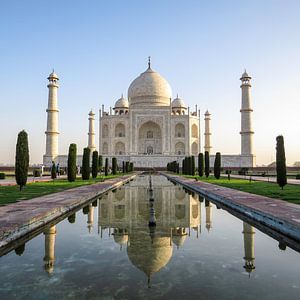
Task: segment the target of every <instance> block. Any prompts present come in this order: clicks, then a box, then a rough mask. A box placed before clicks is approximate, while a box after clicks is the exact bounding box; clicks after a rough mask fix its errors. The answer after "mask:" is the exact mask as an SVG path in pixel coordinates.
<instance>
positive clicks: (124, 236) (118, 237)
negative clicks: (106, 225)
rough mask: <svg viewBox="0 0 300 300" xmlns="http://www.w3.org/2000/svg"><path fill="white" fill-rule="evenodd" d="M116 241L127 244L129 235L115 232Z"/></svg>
mask: <svg viewBox="0 0 300 300" xmlns="http://www.w3.org/2000/svg"><path fill="white" fill-rule="evenodd" d="M114 241H115V242H116V243H117V244H119V245H120V246H122V245H126V244H127V242H128V235H127V234H122V235H121V234H114Z"/></svg>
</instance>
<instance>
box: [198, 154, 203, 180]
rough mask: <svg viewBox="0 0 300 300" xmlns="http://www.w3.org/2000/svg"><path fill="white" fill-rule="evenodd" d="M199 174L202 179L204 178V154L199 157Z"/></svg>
mask: <svg viewBox="0 0 300 300" xmlns="http://www.w3.org/2000/svg"><path fill="white" fill-rule="evenodd" d="M198 174H199V176H200V177H202V176H203V153H199V155H198Z"/></svg>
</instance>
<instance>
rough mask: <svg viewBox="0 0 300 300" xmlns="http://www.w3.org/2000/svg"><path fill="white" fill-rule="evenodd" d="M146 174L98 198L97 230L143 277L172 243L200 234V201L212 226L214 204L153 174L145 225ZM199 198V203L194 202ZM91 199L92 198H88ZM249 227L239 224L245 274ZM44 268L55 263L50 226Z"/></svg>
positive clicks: (163, 261) (164, 259)
mask: <svg viewBox="0 0 300 300" xmlns="http://www.w3.org/2000/svg"><path fill="white" fill-rule="evenodd" d="M148 178H149V177H148V176H144V177H143V176H141V177H137V179H135V180H134V181H132V182H130V184H127V185H125V186H123V187H121V188H119V189H117V190H115V191H114V192H110V193H108V194H106V195H103V196H102V198H101V199H100V200H98V233H99V235H100V237H101V238H102V235H103V233H104V232H108V235H109V236H110V237H111V238H113V239H114V241H115V242H116V243H117V244H119V245H120V250H123V251H124V250H125V249H126V251H127V255H128V258H129V259H130V261H131V263H132V264H133V265H134V266H135V267H137V268H138V269H139V270H141V271H142V272H144V273H145V274H146V276H147V277H148V279H150V277H151V276H152V275H153V274H154V273H156V272H159V271H160V270H161V269H162V268H163V267H164V266H166V265H167V264H168V262H169V261H170V259H171V257H172V255H173V246H175V247H176V248H180V247H182V246H184V243H185V240H186V239H187V238H189V237H190V236H196V237H197V238H198V236H199V235H200V234H201V202H204V203H203V204H204V206H203V207H205V210H204V211H203V212H202V215H203V217H204V218H205V220H203V222H202V223H203V224H205V227H206V229H207V230H208V231H210V230H213V226H212V219H213V209H214V206H213V205H212V204H211V202H209V201H207V200H204V199H203V198H200V197H199V196H198V195H197V194H192V193H190V194H188V193H186V192H185V191H184V190H183V188H182V187H181V186H174V185H173V184H171V183H170V182H169V181H167V179H164V178H163V179H162V178H161V177H158V176H157V177H156V176H153V177H152V178H153V186H154V199H155V201H154V210H155V217H156V226H155V227H149V226H148V222H149V217H150V213H149V212H150V204H149V200H148V199H149V197H148V196H149V193H148V189H147V188H145V186H147V181H148ZM199 200H200V201H201V202H200V201H199ZM94 203H95V202H94ZM94 209H95V207H94V206H93V205H92V204H89V205H88V206H87V207H86V208H85V213H86V214H87V230H88V231H89V232H91V230H92V228H93V226H95V225H96V224H94V223H95V221H94V213H95V212H94ZM254 233H255V232H254V228H253V227H252V226H251V225H249V224H247V223H245V222H244V223H243V236H244V260H245V265H244V268H245V270H246V271H247V272H248V273H251V272H252V270H253V269H254V268H255V267H254ZM44 235H45V256H44V261H45V269H46V270H47V272H49V273H52V272H53V270H54V262H55V252H54V247H55V236H56V226H52V227H50V228H48V229H47V230H45V231H44Z"/></svg>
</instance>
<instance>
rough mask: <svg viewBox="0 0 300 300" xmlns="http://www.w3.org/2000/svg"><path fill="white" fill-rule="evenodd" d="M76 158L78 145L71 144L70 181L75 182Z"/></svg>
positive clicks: (69, 159) (69, 156)
mask: <svg viewBox="0 0 300 300" xmlns="http://www.w3.org/2000/svg"><path fill="white" fill-rule="evenodd" d="M76 156H77V146H76V144H70V146H69V154H68V181H69V182H73V181H75V179H76V172H77V167H76Z"/></svg>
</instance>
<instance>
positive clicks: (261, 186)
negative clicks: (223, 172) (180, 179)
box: [185, 175, 300, 204]
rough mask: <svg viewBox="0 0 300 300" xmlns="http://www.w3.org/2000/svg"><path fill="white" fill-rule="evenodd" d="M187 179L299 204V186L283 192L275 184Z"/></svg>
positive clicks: (290, 186)
mask: <svg viewBox="0 0 300 300" xmlns="http://www.w3.org/2000/svg"><path fill="white" fill-rule="evenodd" d="M185 177H187V178H197V179H198V180H201V181H204V182H209V183H212V184H216V185H220V186H225V187H228V188H232V189H236V190H240V191H243V192H248V193H252V194H257V195H262V196H267V197H270V198H276V199H282V200H286V201H289V202H292V203H296V204H300V185H292V184H287V185H286V186H285V187H284V188H283V190H281V188H280V187H279V186H278V184H276V183H270V182H263V181H252V182H249V180H244V179H233V178H231V180H228V179H227V178H222V177H221V178H220V179H215V178H214V177H212V176H210V177H208V178H206V177H202V178H201V179H200V177H199V176H189V175H186V176H185Z"/></svg>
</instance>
